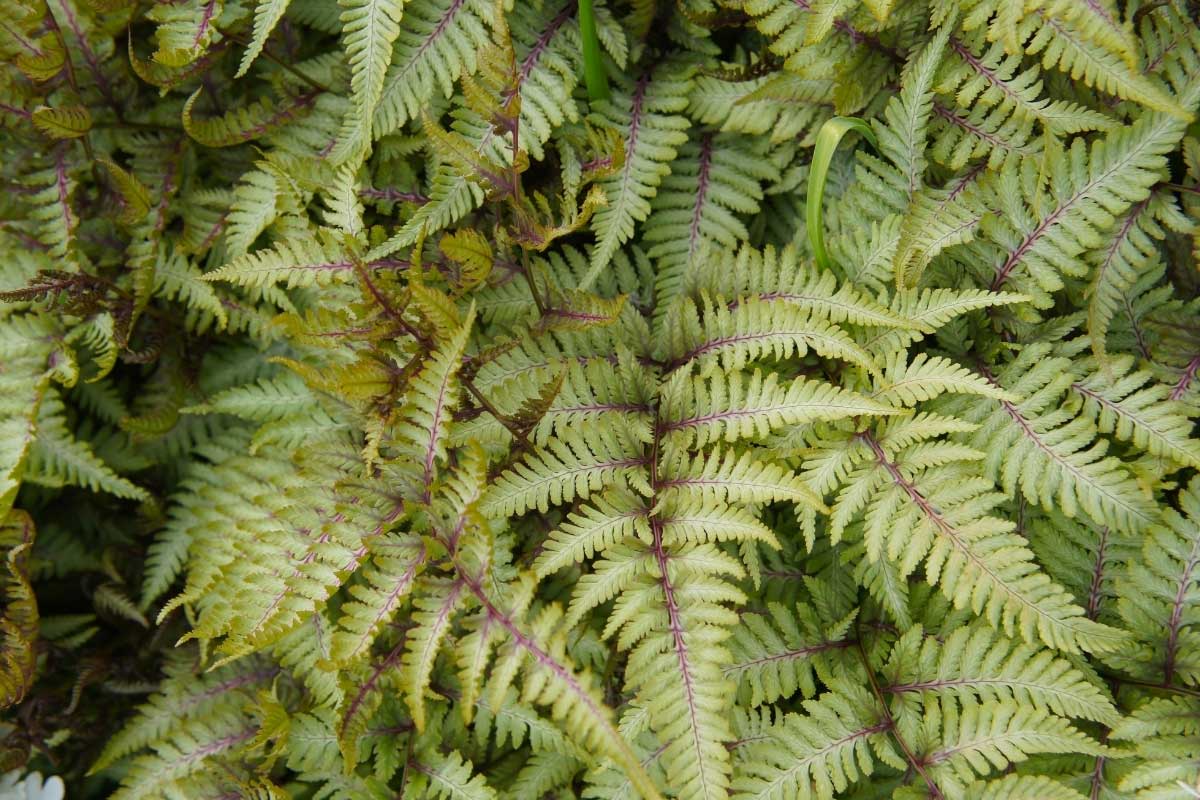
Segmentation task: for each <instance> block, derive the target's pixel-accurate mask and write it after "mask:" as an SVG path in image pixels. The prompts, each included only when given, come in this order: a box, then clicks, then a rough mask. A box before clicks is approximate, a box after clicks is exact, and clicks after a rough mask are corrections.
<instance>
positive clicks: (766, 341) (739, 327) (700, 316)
mask: <svg viewBox="0 0 1200 800" xmlns="http://www.w3.org/2000/svg"><path fill="white" fill-rule="evenodd" d="M676 312H677V313H676V314H674V315H670V316H668V318H667V319H668V323H667V326H666V327H667V330H666V336H665V337H663V339H662V340H660V341H659V343H658V352H659V358H660V360H661V361H663V362H664V363H665V364H666V365H667V368H668V369H678V368H681V367H684V366H688V365H691V364H696V365H698V367H699V369H700V372H701V374H708V373H710V372H714V371H716V370H717V369H722V370H725V371H727V372H734V371H737V370H740V369H742V368H743V367H745V366H746V365H747V364H749V363H750V362H753V361H757V360H760V359H764V358H769V357H773V358H786V357H788V356H791V355H796V356H801V357H802V356H804V355H806V354H807V353H808V352H809V350H810V349H811V350H813V351H814V352H816V353H817V354H818V355H821V356H824V357H826V358H840V359H843V360H845V361H848V362H850V363H851V364H855V365H857V366H861V367H863V368H865V369H867V370H869V371H874V370H875V369H876V366H875V363H874V359H872V358H871V356H870V355H868V354H867V353H866V352H865V351H864V350H862V349H861V348H860V347H859V346H858V345H856V344H855V343H854V341H853V340H852V339H851V338H850V335H849V334H847V333H846V332H845V331H843V330H842V329H841V328H839V327H838V326H837V325H834V324H832V323H829V322H826V321H825V320H824V319H822V318H821V317H820V316H819V315H817V314H814V313H812V312H810V311H808V310H807V309H805V308H803V307H800V306H796V305H793V304H791V303H787V302H780V301H764V300H757V299H750V300H748V301H746V302H743V303H739V304H738V305H737V306H736V307H735V308H733V309H730V308H729V307H728V306H727V305H726V304H724V303H720V302H715V301H714V300H713V299H710V298H707V297H706V298H704V300H703V304H702V305H700V306H699V307H698V306H697V305H696V304H695V303H693V302H691V301H690V300H689V301H687V302H685V303H683V304H680V305H678V306H677V307H676ZM672 317H673V318H672Z"/></svg>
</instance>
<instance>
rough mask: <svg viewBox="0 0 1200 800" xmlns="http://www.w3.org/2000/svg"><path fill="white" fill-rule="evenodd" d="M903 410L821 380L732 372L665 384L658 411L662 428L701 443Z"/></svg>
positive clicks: (693, 444)
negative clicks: (789, 380)
mask: <svg viewBox="0 0 1200 800" xmlns="http://www.w3.org/2000/svg"><path fill="white" fill-rule="evenodd" d="M898 413H903V412H902V411H900V410H899V409H896V408H894V407H892V406H889V405H885V404H884V403H879V402H874V401H872V400H870V399H868V398H866V397H862V396H861V395H857V394H854V393H853V392H847V391H844V390H840V389H837V388H835V387H833V386H830V385H829V384H827V383H822V382H819V381H806V380H804V379H802V378H801V379H798V380H796V381H793V382H792V383H791V385H789V386H780V385H779V380H778V378H777V376H776V375H775V374H774V373H771V374H768V375H767V376H766V377H764V376H763V373H762V372H760V371H758V370H755V371H754V372H753V373H751V374H750V375H749V377H748V378H747V376H746V375H745V373H741V372H733V373H729V374H728V375H723V376H721V377H716V378H712V379H710V380H705V379H703V378H693V379H691V380H686V381H685V380H678V381H675V382H673V383H672V384H670V385H668V386H667V387H666V389H665V392H664V395H663V403H662V407H661V408H660V411H659V423H660V429H661V430H662V431H663V432H664V433H676V432H679V433H681V434H682V437H679V436H678V434H677V438H683V440H684V441H685V442H688V443H690V444H691V445H692V446H693V447H696V448H701V447H704V446H705V445H707V444H709V443H711V442H717V441H721V440H724V441H725V442H736V441H738V440H740V439H752V438H757V439H761V438H764V437H766V436H767V435H768V434H770V433H771V432H773V431H776V430H779V429H780V428H782V427H784V426H794V425H801V424H804V423H811V422H817V421H824V420H834V419H843V418H846V417H858V416H865V415H879V414H882V415H888V414H898Z"/></svg>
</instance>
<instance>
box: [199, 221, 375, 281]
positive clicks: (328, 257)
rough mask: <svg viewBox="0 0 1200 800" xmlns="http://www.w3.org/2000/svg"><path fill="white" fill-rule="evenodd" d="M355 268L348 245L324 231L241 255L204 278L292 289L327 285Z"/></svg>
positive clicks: (343, 277) (349, 273)
mask: <svg viewBox="0 0 1200 800" xmlns="http://www.w3.org/2000/svg"><path fill="white" fill-rule="evenodd" d="M354 269H355V259H354V256H353V255H352V254H350V253H347V252H346V248H345V245H344V244H342V242H341V241H339V240H338V238H337V237H336V236H335V235H333V234H332V233H329V232H321V233H319V234H318V235H316V236H307V237H303V238H295V239H285V240H284V241H281V242H280V243H279V244H277V245H275V246H274V247H272V248H268V249H263V250H256V251H255V252H253V253H248V254H246V255H244V256H239V257H238V258H235V259H233V260H232V261H230V262H229V263H227V264H225V265H224V266H222V267H220V268H219V269H216V270H213V271H212V272H209V273H207V274H205V276H204V279H205V280H206V281H229V282H230V283H233V284H236V285H239V286H247V287H256V288H265V287H269V286H275V285H277V284H283V285H284V286H285V287H286V288H288V289H291V288H295V287H297V286H325V285H328V284H329V283H331V282H333V281H336V280H343V279H345V278H347V277H349V276H351V275H353V272H354Z"/></svg>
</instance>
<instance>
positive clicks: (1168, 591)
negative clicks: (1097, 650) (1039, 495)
mask: <svg viewBox="0 0 1200 800" xmlns="http://www.w3.org/2000/svg"><path fill="white" fill-rule="evenodd" d="M1179 507H1180V509H1181V510H1182V513H1180V511H1176V510H1175V509H1173V508H1165V509H1163V510H1162V513H1161V522H1159V523H1158V524H1157V525H1155V526H1154V527H1152V528H1150V530H1149V531H1148V535H1147V536H1146V538H1145V542H1144V544H1143V549H1142V554H1141V558H1140V559H1138V560H1137V561H1136V562H1135V563H1133V564H1131V565H1130V566H1129V568H1128V570H1127V572H1126V573H1125V574H1124V575H1123V576H1122V578H1121V579H1120V580H1119V581H1118V583H1117V597H1118V600H1117V610H1118V612H1119V613H1120V615H1121V618H1122V619H1123V620H1124V621H1125V623H1126V625H1127V626H1128V628H1129V630H1131V631H1133V632H1134V637H1135V639H1136V647H1134V648H1132V649H1130V651H1129V652H1123V653H1118V654H1116V655H1114V656H1112V658H1113V661H1114V663H1116V664H1118V665H1119V666H1120V667H1121V669H1123V670H1126V671H1128V672H1129V673H1130V674H1132V675H1135V676H1137V677H1139V678H1143V679H1145V680H1148V681H1151V682H1153V683H1159V682H1161V683H1164V684H1167V685H1170V684H1172V683H1173V682H1174V681H1182V682H1183V683H1185V684H1189V685H1196V684H1197V683H1200V630H1198V629H1197V627H1196V616H1197V613H1198V609H1200V605H1198V604H1197V602H1196V598H1197V594H1198V593H1200V536H1198V535H1197V530H1198V529H1197V526H1196V524H1195V520H1197V519H1200V482H1198V481H1197V480H1196V479H1193V480H1192V481H1191V482H1190V483H1189V484H1188V486H1187V488H1186V489H1185V490H1183V491H1181V492H1180V494H1179Z"/></svg>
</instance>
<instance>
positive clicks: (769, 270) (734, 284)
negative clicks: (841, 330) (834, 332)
mask: <svg viewBox="0 0 1200 800" xmlns="http://www.w3.org/2000/svg"><path fill="white" fill-rule="evenodd" d="M730 256H731V254H730V253H729V252H727V251H722V250H718V249H715V248H714V249H713V250H710V251H709V252H707V253H704V254H702V255H701V257H700V258H699V259H698V260H696V261H693V262H692V263H691V264H690V266H689V273H688V277H687V281H686V284H685V286H686V291H687V293H688V294H694V293H696V291H697V290H707V291H708V292H711V293H712V294H714V295H719V296H721V297H727V298H746V297H754V298H757V299H760V300H764V301H770V302H776V301H777V302H781V303H786V304H789V305H795V306H797V307H799V308H801V309H804V310H806V311H809V312H811V313H812V314H813V315H814V316H817V317H820V318H822V319H827V320H829V321H830V322H833V323H836V324H838V325H841V324H843V323H847V322H849V323H853V324H854V325H862V326H870V327H881V328H917V327H920V326H919V324H918V323H915V322H911V321H909V320H908V319H906V318H905V317H904V316H902V315H901V314H898V313H896V312H895V311H893V310H892V309H889V308H888V307H887V306H886V305H884V304H882V303H880V302H878V301H877V300H875V299H873V298H872V297H870V296H869V295H867V294H866V293H864V292H862V291H860V290H858V289H856V288H855V286H854V285H853V283H851V282H849V281H844V282H839V281H838V279H837V276H836V275H834V274H833V273H832V272H829V271H825V270H820V269H818V268H817V267H816V266H815V265H813V264H811V263H810V262H808V261H802V260H801V259H800V257H799V254H798V253H797V251H796V248H794V247H791V246H789V247H784V248H783V249H782V250H777V249H776V248H774V247H770V246H768V247H766V248H764V249H762V250H761V251H760V250H758V249H756V248H753V247H749V246H745V245H743V246H742V247H740V248H739V249H738V250H737V254H736V256H735V257H733V258H731V257H730Z"/></svg>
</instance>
